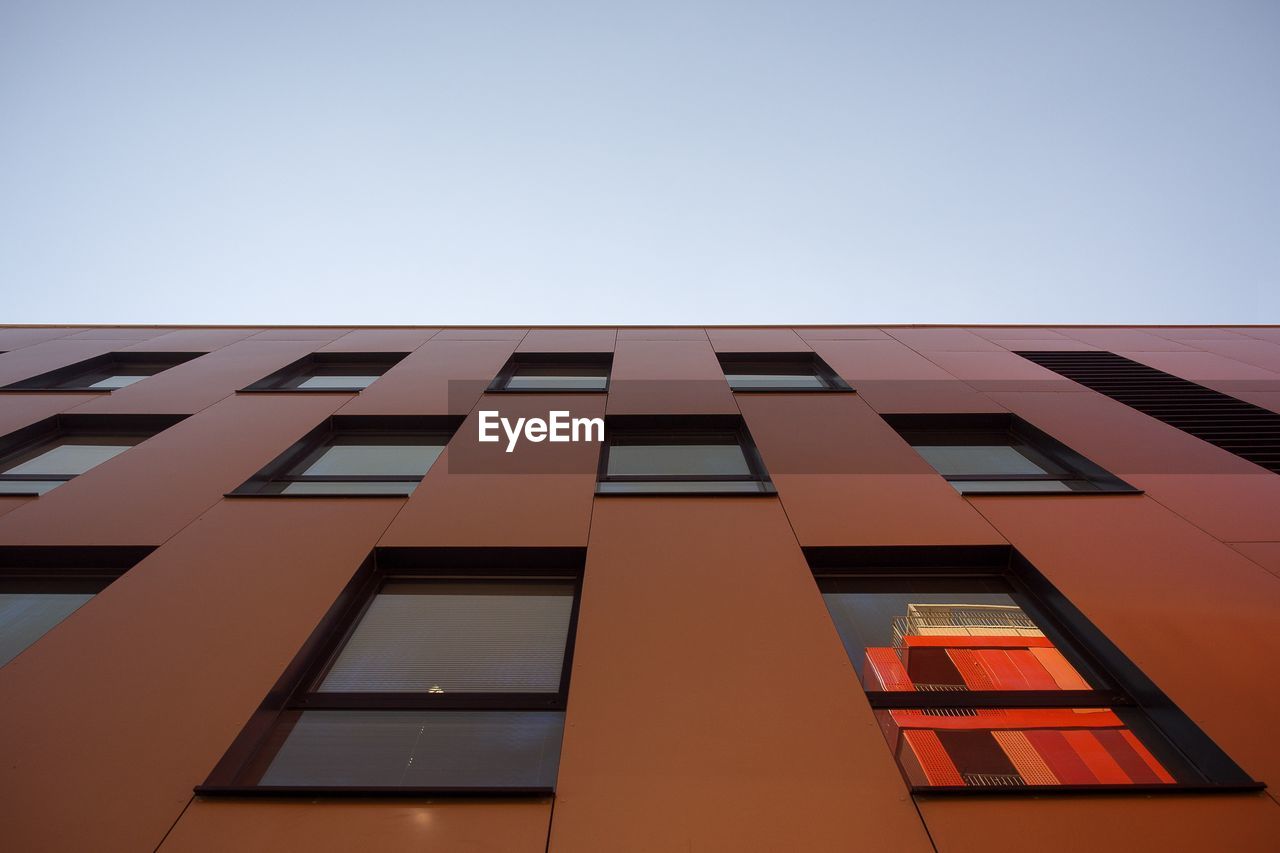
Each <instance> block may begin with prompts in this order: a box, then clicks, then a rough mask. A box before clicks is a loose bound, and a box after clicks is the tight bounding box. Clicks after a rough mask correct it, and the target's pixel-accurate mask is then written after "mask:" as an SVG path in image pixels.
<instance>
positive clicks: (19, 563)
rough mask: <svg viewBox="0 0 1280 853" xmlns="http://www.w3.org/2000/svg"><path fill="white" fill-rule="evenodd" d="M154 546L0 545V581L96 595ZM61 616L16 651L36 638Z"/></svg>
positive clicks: (39, 589) (0, 667)
mask: <svg viewBox="0 0 1280 853" xmlns="http://www.w3.org/2000/svg"><path fill="white" fill-rule="evenodd" d="M154 550H155V547H154V546H150V545H138V546H133V545H91V546H85V545H72V546H61V545H5V546H0V585H5V586H7V585H10V584H22V585H29V586H30V587H31V590H30V591H31V592H47V591H52V592H58V593H69V592H86V591H87V592H92V593H93V594H94V595H98V594H99V593H101V592H102V591H103V590H104V589H106V588H107V587H108V586H110V585H111V584H112V583H113V582H114V581H115V580H116V579H117V578H119V577H121V576H122V575H123V574H124V573H125V572H127V571H129V570H130V569H131V568H133V567H134V566H135V565H137V564H138V563H140V562H142V560H144V559H146V557H147V556H148V555H149V554H151V552H152V551H154ZM60 624H62V620H59V621H58V622H57V623H55V624H53V625H51V626H49V628H48V629H46V631H45V632H44V634H41V635H40V637H37V638H36V639H35V640H33V641H32V643H31V644H29V645H27V646H26V647H25V648H24V649H23V650H22V651H20V652H18V654H17V655H15V656H14V658H13V659H11V660H10V661H8V662H6V663H3V664H0V669H3V668H4V667H5V666H8V665H9V664H10V663H12V662H13V660H16V659H17V657H18V656H20V655H21V654H22V652H23V651H26V649H29V648H31V646H32V645H34V644H35V643H37V642H39V641H40V639H41V638H43V637H44V636H45V635H46V634H48V633H49V631H52V630H53V629H54V628H57V627H58V625H60Z"/></svg>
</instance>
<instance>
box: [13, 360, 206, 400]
mask: <svg viewBox="0 0 1280 853" xmlns="http://www.w3.org/2000/svg"><path fill="white" fill-rule="evenodd" d="M202 355H206V353H203V352H146V351H138V352H108V353H104V354H102V355H98V356H94V357H93V358H87V359H84V360H83V361H77V362H76V363H75V364H68V365H66V366H65V367H59V368H57V369H56V370H49V371H46V372H44V373H41V374H38V375H36V376H32V377H29V378H27V379H20V380H18V381H17V382H11V383H9V384H8V385H6V386H4V387H3V388H0V391H40V392H43V393H58V394H110V393H111V392H112V391H120V390H122V389H121V388H90V387H89V385H90V381H91V380H92V381H100V380H101V379H105V378H107V377H108V376H114V375H117V373H116V371H115V370H113V368H130V367H132V368H134V369H137V368H138V367H140V366H142V367H150V366H156V367H157V369H156V371H155V372H154V373H151V374H148V375H147V376H146V377H145V379H143V380H140V381H145V380H146V379H150V378H151V377H153V376H157V375H159V374H160V373H163V372H164V371H166V370H168V369H169V368H171V367H177V366H178V365H180V364H186V363H187V362H188V361H192V360H194V359H197V358H199V357H200V356H202ZM72 383H74V384H72ZM136 384H137V383H136V382H135V383H132V384H130V385H126V386H124V387H125V388H131V387H133V385H136Z"/></svg>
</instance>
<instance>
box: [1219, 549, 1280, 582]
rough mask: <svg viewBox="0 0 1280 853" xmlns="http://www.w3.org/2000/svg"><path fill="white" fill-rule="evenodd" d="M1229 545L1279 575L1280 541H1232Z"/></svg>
mask: <svg viewBox="0 0 1280 853" xmlns="http://www.w3.org/2000/svg"><path fill="white" fill-rule="evenodd" d="M1231 547H1232V548H1235V549H1236V550H1237V551H1239V552H1240V553H1241V554H1244V555H1245V556H1246V557H1248V558H1249V559H1250V560H1253V561H1254V562H1255V563H1257V564H1258V565H1259V566H1262V568H1264V569H1266V570H1267V571H1269V572H1271V573H1272V574H1273V575H1275V576H1277V577H1280V542H1232V543H1231Z"/></svg>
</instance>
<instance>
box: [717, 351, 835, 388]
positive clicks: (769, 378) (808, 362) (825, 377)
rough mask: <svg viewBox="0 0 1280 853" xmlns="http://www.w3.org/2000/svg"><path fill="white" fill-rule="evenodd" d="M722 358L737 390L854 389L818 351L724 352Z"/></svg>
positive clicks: (727, 374) (724, 366)
mask: <svg viewBox="0 0 1280 853" xmlns="http://www.w3.org/2000/svg"><path fill="white" fill-rule="evenodd" d="M719 358H720V366H721V367H722V368H723V369H724V377H725V379H727V380H728V381H729V387H730V388H732V389H733V390H734V391H851V390H853V389H851V388H850V387H849V385H848V383H847V382H845V381H844V380H843V379H841V378H840V377H839V375H837V374H836V372H835V371H834V370H832V369H831V368H830V367H828V366H827V363H826V362H825V361H823V360H822V359H821V358H819V357H818V355H817V353H812V352H780V353H768V352H766V353H721V354H720V356H719Z"/></svg>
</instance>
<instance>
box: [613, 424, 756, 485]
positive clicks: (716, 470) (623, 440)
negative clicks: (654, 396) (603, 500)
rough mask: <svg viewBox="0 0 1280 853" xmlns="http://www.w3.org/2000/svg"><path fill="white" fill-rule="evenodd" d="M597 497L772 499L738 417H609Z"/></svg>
mask: <svg viewBox="0 0 1280 853" xmlns="http://www.w3.org/2000/svg"><path fill="white" fill-rule="evenodd" d="M596 491H597V492H599V493H600V494H644V493H651V494H772V493H773V492H774V488H773V484H772V483H771V482H770V481H769V475H768V472H767V471H766V470H765V467H764V462H763V460H762V459H761V458H760V454H759V453H758V452H757V451H756V447H755V445H754V444H753V443H752V441H751V436H750V434H749V433H748V432H747V428H746V425H745V424H743V422H742V419H741V418H738V417H727V416H718V415H713V416H705V415H697V416H688V417H656V418H651V417H647V416H632V415H626V416H614V417H610V418H608V419H606V421H605V446H604V448H603V449H602V451H601V458H600V471H599V482H598V484H597V486H596Z"/></svg>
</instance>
